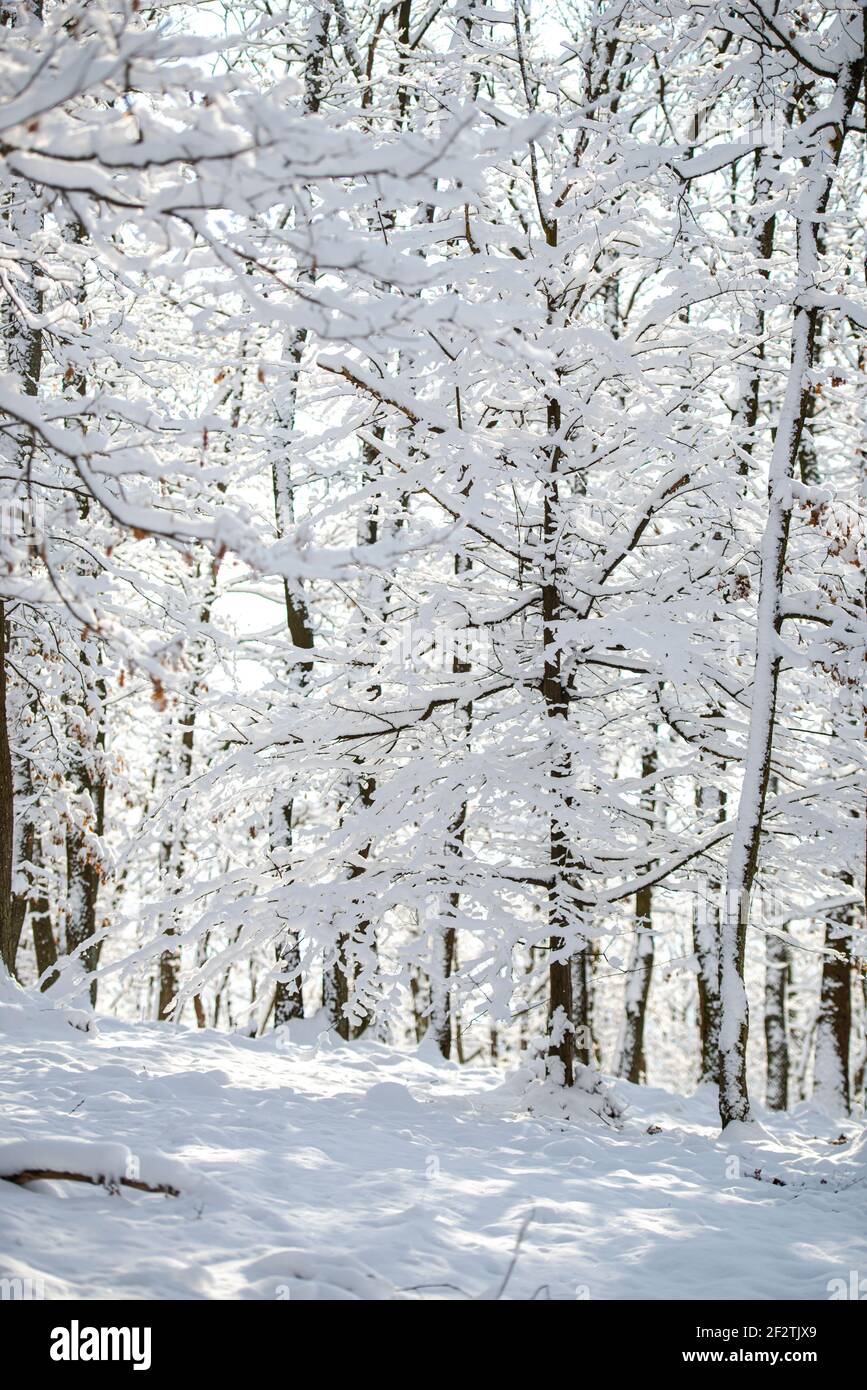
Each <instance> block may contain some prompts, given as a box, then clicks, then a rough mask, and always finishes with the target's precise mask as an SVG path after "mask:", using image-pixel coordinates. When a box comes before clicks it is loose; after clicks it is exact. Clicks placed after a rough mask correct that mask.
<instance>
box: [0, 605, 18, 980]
mask: <svg viewBox="0 0 867 1390" xmlns="http://www.w3.org/2000/svg"><path fill="white" fill-rule="evenodd" d="M6 641H7V637H6V604H5V602H4V601H3V600H2V599H0V957H2V960H3V964H4V965H5V967H6V969H7V971H8V972H9V974H10V975H12V976H13V977H14V975H15V958H16V955H17V953H18V935H19V934H20V927H19V928H18V931H17V932H16V921H15V913H14V912H13V904H12V846H13V839H14V830H15V802H14V791H13V785H12V754H11V752H10V748H9V722H8V719H9V715H8V709H7V703H6Z"/></svg>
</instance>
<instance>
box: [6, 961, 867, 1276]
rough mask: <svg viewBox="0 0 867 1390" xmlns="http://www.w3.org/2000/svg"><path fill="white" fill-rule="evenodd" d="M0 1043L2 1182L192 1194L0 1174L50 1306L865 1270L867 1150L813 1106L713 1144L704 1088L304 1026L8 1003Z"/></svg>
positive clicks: (18, 1240)
mask: <svg viewBox="0 0 867 1390" xmlns="http://www.w3.org/2000/svg"><path fill="white" fill-rule="evenodd" d="M0 1029H2V1035H0V1052H2V1057H0V1090H2V1096H0V1107H2V1108H0V1114H2V1121H0V1173H4V1174H8V1173H9V1172H12V1171H16V1170H17V1169H18V1168H19V1167H21V1168H23V1167H33V1166H37V1161H38V1166H41V1167H52V1166H55V1167H61V1166H62V1167H63V1168H67V1167H68V1168H70V1169H75V1170H77V1171H82V1172H88V1173H94V1174H99V1175H105V1174H109V1175H112V1174H113V1175H115V1176H120V1175H121V1174H122V1173H125V1172H126V1173H129V1171H130V1165H131V1164H132V1165H137V1170H136V1169H135V1168H134V1171H136V1172H137V1175H140V1176H141V1177H142V1178H143V1179H144V1180H146V1181H150V1182H158V1181H170V1182H171V1183H172V1184H173V1185H175V1186H177V1187H179V1188H180V1192H181V1195H180V1196H179V1197H177V1198H173V1197H169V1196H160V1195H151V1194H148V1193H145V1192H139V1191H135V1190H131V1189H129V1188H127V1187H124V1188H122V1189H121V1190H120V1192H111V1191H109V1190H107V1189H106V1188H103V1187H98V1186H88V1185H83V1184H77V1183H66V1182H53V1181H52V1182H37V1183H33V1184H31V1185H29V1186H27V1187H19V1186H16V1185H14V1184H12V1183H7V1182H3V1181H0V1276H3V1277H8V1276H10V1275H15V1276H17V1277H30V1278H32V1279H34V1280H39V1281H42V1284H41V1286H42V1287H44V1290H45V1294H46V1296H47V1297H48V1298H85V1299H99V1298H107V1297H120V1298H131V1299H153V1298H157V1299H164V1298H194V1299H195V1298H218V1299H226V1298H252V1299H277V1300H279V1299H298V1298H300V1299H354V1298H363V1299H391V1298H456V1299H460V1298H464V1297H466V1298H475V1299H492V1298H496V1297H502V1298H503V1299H509V1298H524V1299H527V1298H534V1297H535V1298H541V1299H546V1298H551V1299H576V1298H578V1299H583V1298H592V1299H618V1298H625V1299H630V1298H651V1299H684V1298H699V1299H711V1298H724V1299H725V1298H737V1299H771V1298H781V1299H807V1300H823V1299H826V1298H828V1296H829V1294H828V1281H829V1280H830V1279H833V1278H844V1279H845V1278H848V1274H849V1271H850V1270H857V1269H864V1268H865V1267H867V1229H865V1227H867V1223H865V1220H864V1209H865V1196H867V1191H865V1187H867V1141H865V1136H864V1134H863V1133H862V1134H858V1133H857V1127H856V1126H854V1125H853V1124H852V1123H851V1122H850V1123H848V1124H845V1125H840V1123H839V1122H837V1121H834V1122H831V1121H829V1120H828V1119H827V1118H825V1117H823V1116H821V1115H819V1114H818V1113H817V1112H815V1111H813V1110H810V1109H808V1108H807V1107H806V1106H801V1107H799V1108H798V1109H797V1110H796V1111H795V1112H794V1114H793V1115H789V1116H786V1117H779V1116H775V1115H772V1114H770V1113H769V1112H765V1111H762V1110H761V1109H760V1107H756V1121H755V1122H754V1123H753V1124H751V1125H749V1126H733V1127H731V1128H730V1129H729V1130H727V1131H726V1133H725V1135H724V1136H723V1137H720V1135H719V1130H718V1120H717V1117H716V1096H715V1093H714V1091H713V1089H712V1088H707V1087H705V1088H702V1089H701V1090H700V1091H699V1092H698V1093H697V1094H696V1095H695V1096H693V1097H691V1098H685V1097H682V1096H677V1095H674V1094H671V1093H668V1092H666V1091H662V1090H656V1089H652V1088H647V1087H637V1086H631V1085H629V1084H627V1083H625V1082H616V1083H614V1084H613V1086H612V1085H611V1084H609V1083H601V1084H597V1087H596V1090H595V1091H594V1092H593V1093H592V1094H591V1093H589V1092H588V1091H587V1090H582V1091H580V1092H576V1093H575V1094H574V1095H572V1096H571V1097H568V1098H564V1097H563V1095H562V1093H560V1094H558V1093H556V1092H554V1091H553V1090H552V1089H550V1088H549V1087H547V1086H546V1085H545V1084H544V1083H541V1082H538V1081H534V1080H533V1079H532V1077H531V1075H530V1068H529V1067H528V1068H527V1070H526V1071H525V1072H523V1073H516V1072H514V1071H513V1072H511V1073H504V1072H502V1071H499V1072H498V1071H494V1070H491V1069H486V1068H475V1067H459V1066H458V1065H456V1064H452V1063H443V1062H440V1061H435V1060H434V1056H433V1053H432V1050H431V1049H429V1048H424V1047H423V1048H422V1049H420V1050H419V1052H418V1053H396V1052H394V1051H389V1050H387V1049H386V1048H385V1047H383V1046H382V1045H380V1044H378V1043H375V1042H369V1043H368V1042H365V1041H362V1042H359V1043H353V1044H351V1045H342V1044H340V1045H335V1044H330V1043H327V1042H326V1041H324V1039H319V1040H317V1039H316V1037H315V1025H313V1024H311V1022H309V1021H308V1022H307V1023H305V1024H304V1025H303V1028H302V1030H301V1032H300V1037H301V1038H302V1040H300V1041H289V1040H285V1039H284V1038H283V1037H282V1036H281V1035H280V1034H277V1035H274V1034H271V1035H269V1036H268V1037H266V1038H262V1039H250V1038H245V1037H243V1036H240V1035H228V1034H218V1033H215V1032H211V1031H201V1032H196V1031H193V1030H184V1029H179V1028H175V1027H173V1026H171V1025H168V1024H156V1023H154V1024H131V1023H124V1022H121V1021H117V1020H113V1019H108V1018H102V1017H100V1018H98V1019H95V1020H93V1021H92V1022H91V1026H90V1027H89V1028H88V1029H87V1030H86V1031H85V1029H84V1028H83V1027H82V1020H81V1017H80V1016H71V1013H70V1011H69V1010H63V1009H58V1008H53V1009H52V1008H50V1007H49V1006H48V1004H47V1001H45V1000H44V997H40V998H39V999H37V1000H34V999H33V997H32V996H30V995H27V994H25V993H24V992H23V991H20V990H17V989H15V988H14V987H13V988H12V989H11V990H7V991H6V992H5V993H4V995H3V998H2V1000H0ZM621 1109H622V1114H620V1116H619V1117H618V1115H617V1111H618V1110H621ZM651 1127H653V1128H654V1130H656V1127H659V1129H658V1132H653V1133H650V1132H649V1130H650V1128H651ZM841 1130H842V1131H843V1132H845V1133H846V1134H847V1136H848V1142H847V1143H845V1144H834V1143H832V1142H831V1141H833V1140H836V1139H837V1138H838V1136H839V1134H840V1133H841ZM775 1179H777V1180H778V1181H777V1182H775V1181H774V1180H775ZM779 1183H783V1184H785V1185H779ZM522 1227H524V1230H523V1236H522V1237H521V1238H520V1240H519V1233H520V1232H521V1230H522ZM516 1249H517V1260H516V1262H515V1265H514V1268H513V1269H512V1271H511V1274H509V1273H508V1272H509V1268H510V1265H511V1262H512V1258H513V1256H514V1255H515V1253H516ZM507 1274H508V1279H507Z"/></svg>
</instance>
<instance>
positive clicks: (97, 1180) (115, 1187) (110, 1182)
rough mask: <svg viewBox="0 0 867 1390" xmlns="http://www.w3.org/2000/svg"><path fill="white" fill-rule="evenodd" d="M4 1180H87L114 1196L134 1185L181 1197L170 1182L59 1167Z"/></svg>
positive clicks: (9, 1175) (4, 1176)
mask: <svg viewBox="0 0 867 1390" xmlns="http://www.w3.org/2000/svg"><path fill="white" fill-rule="evenodd" d="M0 1179H2V1181H3V1182H14V1183H16V1184H17V1185H18V1186H19V1187H25V1186H26V1185H27V1183H29V1182H41V1181H42V1180H43V1179H48V1181H49V1182H51V1181H54V1182H86V1183H90V1184H92V1185H93V1186H95V1187H104V1188H105V1189H106V1191H107V1192H110V1193H111V1194H112V1195H113V1196H114V1195H116V1194H117V1192H118V1191H119V1190H120V1188H121V1187H134V1188H135V1189H136V1191H137V1192H154V1193H157V1194H160V1195H162V1196H165V1197H180V1195H181V1194H180V1189H179V1188H177V1187H172V1186H171V1185H170V1184H169V1183H156V1184H153V1185H152V1184H151V1183H148V1182H142V1180H141V1179H140V1178H125V1177H121V1178H106V1177H100V1176H98V1175H97V1174H94V1173H70V1172H65V1171H63V1170H61V1169H59V1168H27V1169H24V1170H23V1171H22V1172H20V1173H0Z"/></svg>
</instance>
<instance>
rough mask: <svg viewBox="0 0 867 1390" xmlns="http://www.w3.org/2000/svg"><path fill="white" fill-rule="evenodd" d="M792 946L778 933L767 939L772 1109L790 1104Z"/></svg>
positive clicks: (767, 1040) (767, 1038)
mask: <svg viewBox="0 0 867 1390" xmlns="http://www.w3.org/2000/svg"><path fill="white" fill-rule="evenodd" d="M790 970H791V965H790V961H789V948H788V946H787V945H786V943H785V941H781V940H780V938H779V937H778V936H774V935H769V936H768V937H766V939H765V1051H766V1054H767V1076H768V1082H767V1092H766V1097H765V1103H766V1105H767V1107H768V1109H769V1110H786V1109H788V1105H789V1029H788V1017H787V996H788V985H789V974H790Z"/></svg>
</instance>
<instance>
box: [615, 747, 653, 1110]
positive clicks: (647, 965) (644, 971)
mask: <svg viewBox="0 0 867 1390" xmlns="http://www.w3.org/2000/svg"><path fill="white" fill-rule="evenodd" d="M655 771H656V750H655V749H652V750H651V751H650V752H645V753H644V754H642V758H641V776H642V777H643V778H644V777H651V776H652V775H653V773H654V772H655ZM641 800H642V805H643V807H644V809H645V810H646V811H647V813H648V816H649V823H648V831H649V830H650V828H651V826H652V824H653V818H654V811H655V809H656V797H655V796H654V794H653V792H646V793H645V794H644V795H643V796H642V798H641ZM652 907H653V889H652V888H650V887H644V888H639V889H638V892H637V893H636V894H635V939H634V941H633V945H632V952H631V956H630V961H629V973H628V975H627V978H626V1001H625V1009H626V1017H625V1019H624V1021H623V1034H622V1038H621V1044H620V1057H619V1059H618V1065H617V1074H618V1076H625V1077H626V1079H627V1081H633V1082H635V1083H636V1084H637V1083H638V1082H641V1081H643V1080H644V1074H645V1070H646V1067H645V1058H644V1022H645V1018H646V1016H647V999H648V995H649V994H650V980H651V976H652V974H653V919H652V916H651V913H652Z"/></svg>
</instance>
